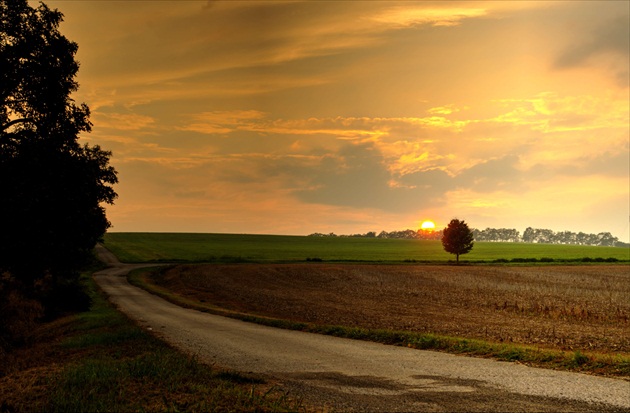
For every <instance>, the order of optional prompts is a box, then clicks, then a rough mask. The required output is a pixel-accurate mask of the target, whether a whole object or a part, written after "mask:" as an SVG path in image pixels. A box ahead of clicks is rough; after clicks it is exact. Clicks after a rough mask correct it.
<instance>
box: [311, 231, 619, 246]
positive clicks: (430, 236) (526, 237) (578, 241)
mask: <svg viewBox="0 0 630 413" xmlns="http://www.w3.org/2000/svg"><path fill="white" fill-rule="evenodd" d="M472 232H473V236H474V238H475V241H483V242H526V243H534V244H565V245H593V246H603V247H626V248H627V247H630V244H627V243H624V242H621V241H619V239H618V238H617V237H614V236H613V235H612V234H611V233H610V232H600V233H599V234H586V233H584V232H577V233H576V232H571V231H561V232H554V231H552V230H550V229H540V228H531V227H529V228H527V229H526V230H525V232H524V233H523V235H522V236H521V234H520V232H519V231H517V230H516V229H513V228H486V229H484V230H479V229H476V228H473V229H472ZM309 237H346V238H350V237H361V238H395V239H422V240H439V239H441V238H442V230H436V231H430V230H422V229H419V230H413V229H406V230H403V231H392V232H387V231H381V232H380V233H379V234H377V233H376V232H374V231H370V232H367V233H365V234H351V235H336V234H335V233H333V232H331V233H329V234H322V233H319V232H316V233H314V234H310V235H309Z"/></svg>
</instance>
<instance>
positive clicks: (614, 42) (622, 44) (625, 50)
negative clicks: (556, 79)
mask: <svg viewBox="0 0 630 413" xmlns="http://www.w3.org/2000/svg"><path fill="white" fill-rule="evenodd" d="M576 37H577V38H578V40H579V43H577V44H574V45H572V46H570V47H568V48H567V49H566V50H564V52H562V53H561V54H560V56H558V57H557V59H556V61H555V62H554V65H555V67H556V68H558V69H569V68H576V67H584V66H597V65H602V64H603V65H604V66H608V67H606V70H612V71H613V72H614V76H615V78H616V81H617V83H618V84H619V85H620V86H622V87H628V82H629V80H630V79H629V77H630V71H629V69H628V66H629V64H628V61H629V60H630V17H629V15H628V14H627V7H626V14H625V15H621V16H618V17H616V18H614V19H612V20H610V21H607V22H605V23H604V24H602V25H601V26H598V27H596V28H595V29H592V30H590V31H589V32H588V33H586V35H585V34H578V35H577V36H576ZM607 55H608V56H610V57H612V61H611V59H610V58H608V57H607Z"/></svg>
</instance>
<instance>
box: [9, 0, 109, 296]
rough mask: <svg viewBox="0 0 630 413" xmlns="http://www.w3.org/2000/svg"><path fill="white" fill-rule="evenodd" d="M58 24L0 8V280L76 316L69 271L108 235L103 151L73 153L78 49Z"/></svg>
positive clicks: (81, 122) (79, 112)
mask: <svg viewBox="0 0 630 413" xmlns="http://www.w3.org/2000/svg"><path fill="white" fill-rule="evenodd" d="M62 20H63V15H62V14H61V13H60V12H58V11H57V10H51V9H49V8H48V7H47V6H46V5H45V4H43V3H41V4H40V5H39V6H38V7H37V8H32V7H30V6H29V5H28V2H27V1H26V0H0V194H1V196H2V202H0V228H1V231H0V273H5V274H9V275H10V277H11V278H12V279H13V280H14V281H15V282H16V285H18V286H19V288H20V289H21V290H22V291H23V292H24V293H25V294H27V295H29V296H31V297H37V298H39V299H40V300H41V301H43V302H44V304H46V305H48V306H51V307H56V308H59V307H65V308H85V307H86V300H87V299H88V298H87V295H86V294H85V293H84V292H83V290H82V289H81V287H79V283H78V269H79V268H80V267H81V265H83V264H84V263H85V262H86V260H87V259H89V257H90V254H91V250H92V249H93V247H94V245H95V244H96V242H97V241H98V240H99V239H100V238H101V237H102V235H103V234H104V233H105V231H106V230H107V228H108V227H109V226H110V223H109V222H108V220H107V218H106V216H105V210H104V208H103V207H102V206H101V204H102V203H109V204H111V203H113V201H114V199H115V198H116V193H115V192H114V190H113V188H112V187H111V185H113V184H115V183H117V181H118V180H117V176H116V171H115V170H114V168H113V167H111V166H109V158H110V156H111V153H110V152H106V151H103V150H102V149H101V148H100V147H99V146H88V145H81V144H80V143H79V141H78V140H79V135H80V134H81V133H86V132H89V131H90V129H91V123H90V121H89V115H90V111H89V108H88V107H87V106H86V105H85V104H80V105H77V104H75V102H74V100H73V99H71V97H70V96H71V94H72V92H74V91H76V90H77V88H78V84H77V83H76V81H75V80H74V78H75V75H76V73H77V71H78V69H79V65H78V63H77V62H76V61H75V58H74V57H75V53H76V51H77V48H78V46H77V44H76V43H74V42H71V41H69V40H68V39H67V38H66V37H64V36H63V35H62V34H61V33H60V32H59V30H58V27H59V24H60V23H61V21H62Z"/></svg>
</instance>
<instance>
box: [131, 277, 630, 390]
mask: <svg viewBox="0 0 630 413" xmlns="http://www.w3.org/2000/svg"><path fill="white" fill-rule="evenodd" d="M156 270H157V269H155V268H153V269H143V270H137V271H134V272H131V273H130V274H129V281H130V282H131V283H132V284H134V285H136V286H138V287H140V288H143V289H145V290H147V291H149V292H151V293H153V294H156V295H158V296H160V297H162V298H164V299H166V300H168V301H171V302H173V303H175V304H178V305H180V306H183V307H188V308H194V309H196V310H199V311H204V312H208V313H213V314H218V315H222V316H227V317H231V318H236V319H240V320H243V321H248V322H253V323H257V324H263V325H268V326H272V327H278V328H284V329H289V330H298V331H306V332H312V333H318V334H326V335H331V336H336V337H344V338H351V339H358V340H365V341H374V342H378V343H383V344H389V345H396V346H405V347H410V348H416V349H427V350H438V351H444V352H448V353H454V354H465V355H470V356H475V357H485V358H493V359H496V360H502V361H510V362H518V363H522V364H527V365H530V366H536V367H544V368H551V369H557V370H568V371H576V372H587V373H591V374H597V375H603V376H615V377H621V378H630V357H628V356H623V355H611V354H601V353H596V352H584V353H582V352H580V351H575V352H574V351H560V350H551V349H545V348H540V347H534V346H528V345H523V344H517V343H495V342H488V341H484V340H478V339H467V338H462V337H450V336H442V335H436V334H430V333H418V332H410V331H392V330H378V329H367V328H358V327H345V326H332V325H319V324H312V323H304V322H295V321H290V320H283V319H276V318H269V317H262V316H258V315H255V314H245V313H239V312H234V311H229V310H225V309H223V308H220V307H217V306H213V305H211V304H208V303H201V302H199V301H196V300H191V299H188V298H185V297H182V296H180V295H178V294H175V293H173V292H171V291H169V290H167V289H164V288H162V287H159V286H157V285H155V284H153V283H152V282H151V280H150V276H151V274H152V272H153V271H156Z"/></svg>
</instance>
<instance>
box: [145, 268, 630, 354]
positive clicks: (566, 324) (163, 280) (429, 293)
mask: <svg viewBox="0 0 630 413" xmlns="http://www.w3.org/2000/svg"><path fill="white" fill-rule="evenodd" d="M153 282H155V283H156V284H157V285H159V286H161V287H165V288H167V289H169V290H171V291H173V292H174V293H176V294H179V295H182V296H184V297H187V298H190V299H193V300H197V301H200V302H204V303H211V304H213V305H216V306H218V307H221V308H224V309H227V310H233V311H239V312H246V313H250V314H256V315H262V316H268V317H274V318H281V319H288V320H293V321H299V322H308V323H315V324H326V325H343V326H352V327H364V328H374V329H389V330H405V331H415V332H427V333H435V334H441V335H449V336H457V337H466V338H478V339H483V340H487V341H493V342H514V343H521V344H528V345H534V346H537V347H540V348H550V349H561V350H583V351H595V352H602V353H617V354H624V355H627V354H630V267H629V266H627V265H610V266H604V265H602V266H600V265H593V266H531V267H517V266H430V265H426V266H425V265H422V266H414V265H352V264H323V263H322V264H234V265H228V264H226V265H179V266H176V267H173V268H170V269H168V270H167V271H164V272H163V273H158V274H156V275H155V276H154V278H153Z"/></svg>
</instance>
